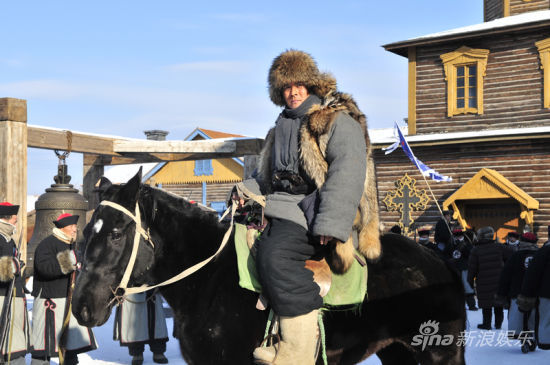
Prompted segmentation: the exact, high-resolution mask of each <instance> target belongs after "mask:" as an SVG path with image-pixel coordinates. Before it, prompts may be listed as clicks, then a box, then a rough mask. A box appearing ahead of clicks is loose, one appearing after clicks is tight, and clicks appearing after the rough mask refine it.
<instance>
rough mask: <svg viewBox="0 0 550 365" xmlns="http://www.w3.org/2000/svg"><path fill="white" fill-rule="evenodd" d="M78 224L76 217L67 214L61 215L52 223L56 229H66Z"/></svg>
mask: <svg viewBox="0 0 550 365" xmlns="http://www.w3.org/2000/svg"><path fill="white" fill-rule="evenodd" d="M76 222H78V216H77V215H71V214H69V213H63V214H61V215H60V216H59V217H57V219H56V220H55V221H53V224H54V225H55V226H56V227H57V228H63V227H67V226H69V225H71V224H76Z"/></svg>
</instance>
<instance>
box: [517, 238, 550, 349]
mask: <svg viewBox="0 0 550 365" xmlns="http://www.w3.org/2000/svg"><path fill="white" fill-rule="evenodd" d="M517 304H518V307H519V309H520V310H521V311H524V312H529V311H531V310H533V309H535V310H538V313H539V321H538V326H536V328H535V333H536V337H537V339H538V346H539V348H540V349H543V350H550V244H545V245H544V246H542V247H541V248H540V249H539V250H538V251H537V253H536V254H535V255H534V256H533V259H532V260H531V262H530V263H529V267H528V268H527V270H526V271H525V277H524V278H523V283H522V285H521V292H520V294H519V295H518V297H517Z"/></svg>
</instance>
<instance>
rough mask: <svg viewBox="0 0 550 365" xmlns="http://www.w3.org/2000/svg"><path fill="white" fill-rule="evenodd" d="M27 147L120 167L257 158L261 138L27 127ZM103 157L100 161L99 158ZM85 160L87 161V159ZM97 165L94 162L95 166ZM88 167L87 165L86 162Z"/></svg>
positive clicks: (261, 142) (260, 147) (261, 141)
mask: <svg viewBox="0 0 550 365" xmlns="http://www.w3.org/2000/svg"><path fill="white" fill-rule="evenodd" d="M27 136H28V141H27V145H28V147H34V148H43V149H57V150H65V151H66V150H69V149H70V150H71V151H72V152H79V153H84V154H90V155H93V156H94V157H89V159H91V160H90V161H89V163H88V165H120V164H132V163H145V162H164V161H184V160H198V159H211V158H228V157H241V156H246V155H257V154H259V153H260V151H261V149H262V146H263V139H261V138H238V139H230V140H221V141H220V140H215V139H213V140H205V141H202V140H201V141H151V140H137V139H124V138H120V137H113V136H101V135H97V134H87V133H81V132H73V131H66V130H60V129H54V128H46V127H37V126H30V125H29V126H28V128H27ZM98 156H101V157H98ZM85 160H86V157H85ZM94 161H95V162H94ZM85 164H86V162H85Z"/></svg>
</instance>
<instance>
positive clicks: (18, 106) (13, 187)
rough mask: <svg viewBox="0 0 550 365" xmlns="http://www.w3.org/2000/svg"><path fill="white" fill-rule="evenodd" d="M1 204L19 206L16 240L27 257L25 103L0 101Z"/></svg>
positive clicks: (19, 100)
mask: <svg viewBox="0 0 550 365" xmlns="http://www.w3.org/2000/svg"><path fill="white" fill-rule="evenodd" d="M0 201H9V202H10V203H12V204H16V205H20V208H19V213H18V217H17V218H18V222H17V232H19V234H18V235H17V238H16V239H14V240H15V241H16V243H17V242H18V240H19V236H22V241H21V242H22V243H21V257H22V258H23V260H25V261H26V256H27V101H26V100H23V99H14V98H0Z"/></svg>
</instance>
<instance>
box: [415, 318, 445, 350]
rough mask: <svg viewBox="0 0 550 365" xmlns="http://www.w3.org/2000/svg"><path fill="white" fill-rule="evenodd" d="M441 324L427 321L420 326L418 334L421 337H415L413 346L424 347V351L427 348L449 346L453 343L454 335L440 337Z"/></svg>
mask: <svg viewBox="0 0 550 365" xmlns="http://www.w3.org/2000/svg"><path fill="white" fill-rule="evenodd" d="M438 331H439V322H436V321H427V322H424V323H422V324H421V325H420V328H419V329H418V332H420V334H419V335H415V336H414V337H413V340H412V342H411V345H413V346H422V351H424V349H426V346H428V345H429V346H448V345H450V344H452V343H453V336H452V335H444V336H443V335H439V334H437V332H438Z"/></svg>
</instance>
